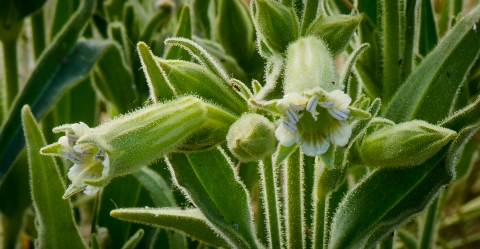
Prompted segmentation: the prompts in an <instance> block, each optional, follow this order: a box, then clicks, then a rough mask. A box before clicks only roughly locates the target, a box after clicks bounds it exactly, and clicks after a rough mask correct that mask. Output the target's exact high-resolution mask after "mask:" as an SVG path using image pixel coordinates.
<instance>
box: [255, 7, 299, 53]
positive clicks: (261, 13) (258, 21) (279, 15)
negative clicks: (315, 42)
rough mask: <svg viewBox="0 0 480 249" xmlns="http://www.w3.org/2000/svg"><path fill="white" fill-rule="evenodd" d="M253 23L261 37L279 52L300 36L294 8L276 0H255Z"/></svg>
mask: <svg viewBox="0 0 480 249" xmlns="http://www.w3.org/2000/svg"><path fill="white" fill-rule="evenodd" d="M251 7H252V8H251V12H252V13H253V14H252V15H253V23H254V24H255V28H256V30H257V32H258V36H259V38H260V39H261V40H262V41H263V42H264V43H265V44H266V45H267V47H268V48H269V49H270V50H271V51H273V52H277V53H284V52H285V50H286V49H287V46H288V44H289V43H291V42H293V41H295V40H296V39H297V37H298V24H297V19H296V18H295V14H294V13H293V11H292V9H290V8H288V7H286V6H283V5H282V4H281V3H279V2H278V1H275V0H255V1H253V2H252V5H251Z"/></svg>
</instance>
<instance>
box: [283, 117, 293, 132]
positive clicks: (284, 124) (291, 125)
mask: <svg viewBox="0 0 480 249" xmlns="http://www.w3.org/2000/svg"><path fill="white" fill-rule="evenodd" d="M282 124H283V126H284V127H285V129H287V130H288V131H290V132H291V133H294V132H295V131H296V130H297V126H295V124H292V123H290V122H288V121H286V120H284V121H283V122H282Z"/></svg>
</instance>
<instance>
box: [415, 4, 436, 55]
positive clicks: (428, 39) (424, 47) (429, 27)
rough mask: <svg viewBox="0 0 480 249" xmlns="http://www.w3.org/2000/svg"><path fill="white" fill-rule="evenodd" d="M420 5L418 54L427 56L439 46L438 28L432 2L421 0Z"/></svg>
mask: <svg viewBox="0 0 480 249" xmlns="http://www.w3.org/2000/svg"><path fill="white" fill-rule="evenodd" d="M419 1H421V4H420V24H421V25H420V31H419V32H418V34H419V36H420V41H419V43H418V52H420V54H421V55H423V56H426V55H427V54H428V53H429V52H430V51H431V50H432V49H433V48H434V47H435V45H436V44H437V42H438V38H437V28H436V26H435V18H434V16H433V6H432V1H431V0H419Z"/></svg>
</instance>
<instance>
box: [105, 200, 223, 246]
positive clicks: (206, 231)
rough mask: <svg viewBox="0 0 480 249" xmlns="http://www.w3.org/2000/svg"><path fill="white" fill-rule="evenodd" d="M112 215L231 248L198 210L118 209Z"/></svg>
mask: <svg viewBox="0 0 480 249" xmlns="http://www.w3.org/2000/svg"><path fill="white" fill-rule="evenodd" d="M110 215H112V216H113V217H115V218H118V219H122V220H126V221H131V222H140V223H143V224H147V225H154V226H159V227H161V228H165V229H170V230H174V231H178V232H181V233H184V234H186V235H188V236H191V237H192V238H194V239H197V240H200V241H203V242H205V243H207V244H209V245H212V246H218V247H223V248H229V247H230V245H229V244H228V243H227V242H225V240H224V239H223V238H222V237H220V236H218V235H217V234H216V232H214V230H212V228H211V227H210V226H209V225H208V223H207V221H206V219H205V217H204V216H203V215H202V213H201V212H200V211H199V210H198V209H187V210H180V209H174V208H162V209H143V208H142V209H140V208H129V209H117V210H113V211H112V212H111V213H110Z"/></svg>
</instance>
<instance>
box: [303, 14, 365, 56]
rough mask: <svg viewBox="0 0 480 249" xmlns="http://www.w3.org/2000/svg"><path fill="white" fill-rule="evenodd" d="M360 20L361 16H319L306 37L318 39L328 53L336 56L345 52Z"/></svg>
mask: <svg viewBox="0 0 480 249" xmlns="http://www.w3.org/2000/svg"><path fill="white" fill-rule="evenodd" d="M361 20H362V16H361V15H356V16H349V15H334V16H320V17H319V18H318V19H317V20H315V21H314V23H313V24H312V25H311V26H310V28H309V29H308V30H307V35H315V36H317V37H320V38H321V39H322V40H323V41H324V42H325V44H326V45H327V47H328V48H329V50H330V52H331V53H332V54H334V55H338V54H340V53H342V52H343V51H345V48H346V47H347V45H348V43H349V42H350V38H351V37H352V35H353V34H354V33H355V29H356V28H357V26H358V25H359V24H360V21H361Z"/></svg>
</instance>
